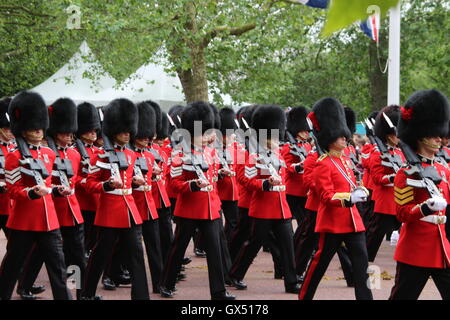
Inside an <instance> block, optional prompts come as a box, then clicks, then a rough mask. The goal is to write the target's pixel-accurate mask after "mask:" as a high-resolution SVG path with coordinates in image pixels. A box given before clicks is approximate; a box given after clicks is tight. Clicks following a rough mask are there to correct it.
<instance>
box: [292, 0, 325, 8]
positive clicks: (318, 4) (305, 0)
mask: <svg viewBox="0 0 450 320" xmlns="http://www.w3.org/2000/svg"><path fill="white" fill-rule="evenodd" d="M297 1H298V2H300V3H302V4H304V5H306V6H308V7H313V8H320V9H326V8H327V7H328V0H297Z"/></svg>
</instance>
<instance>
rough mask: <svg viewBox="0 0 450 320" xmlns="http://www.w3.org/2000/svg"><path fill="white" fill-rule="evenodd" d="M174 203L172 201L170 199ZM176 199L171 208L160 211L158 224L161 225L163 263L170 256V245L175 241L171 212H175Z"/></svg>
mask: <svg viewBox="0 0 450 320" xmlns="http://www.w3.org/2000/svg"><path fill="white" fill-rule="evenodd" d="M170 200H171V202H172V199H170ZM175 204H176V199H175V201H174V202H173V204H172V205H171V208H166V207H164V204H162V207H161V208H160V209H158V217H159V218H158V224H159V236H160V244H161V257H162V263H163V265H164V263H165V262H166V261H167V255H168V254H169V249H170V245H171V244H172V241H173V227H172V216H171V213H170V210H171V209H172V210H175Z"/></svg>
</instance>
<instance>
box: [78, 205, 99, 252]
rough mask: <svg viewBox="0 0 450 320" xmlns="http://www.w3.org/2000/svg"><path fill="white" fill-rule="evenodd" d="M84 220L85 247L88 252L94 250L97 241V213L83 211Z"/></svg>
mask: <svg viewBox="0 0 450 320" xmlns="http://www.w3.org/2000/svg"><path fill="white" fill-rule="evenodd" d="M81 214H82V215H83V220H84V247H85V249H86V252H89V251H91V250H92V248H93V247H94V245H95V242H96V240H97V227H96V226H94V221H95V211H87V210H82V211H81Z"/></svg>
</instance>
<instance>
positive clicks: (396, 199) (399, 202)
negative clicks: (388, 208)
mask: <svg viewBox="0 0 450 320" xmlns="http://www.w3.org/2000/svg"><path fill="white" fill-rule="evenodd" d="M412 200H414V197H413V196H411V197H409V198H406V199H404V200H400V199H398V198H395V202H396V203H397V204H398V205H400V206H401V205H404V204H406V203H408V202H411V201H412Z"/></svg>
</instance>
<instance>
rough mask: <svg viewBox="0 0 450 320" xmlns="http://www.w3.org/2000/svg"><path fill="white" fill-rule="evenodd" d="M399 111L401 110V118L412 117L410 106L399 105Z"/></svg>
mask: <svg viewBox="0 0 450 320" xmlns="http://www.w3.org/2000/svg"><path fill="white" fill-rule="evenodd" d="M400 111H401V114H402V119H403V120H405V121H409V120H411V119H412V117H413V109H412V108H405V107H400Z"/></svg>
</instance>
